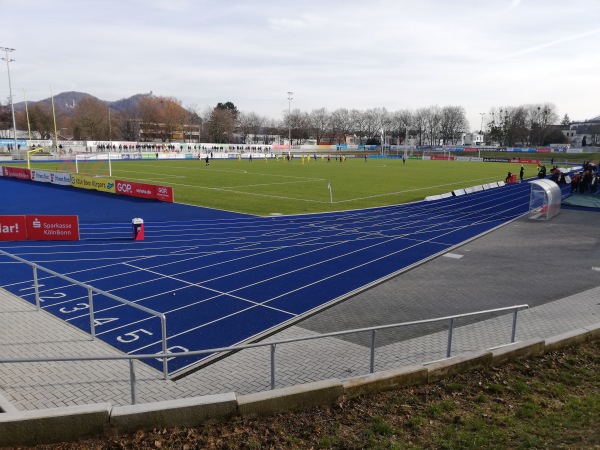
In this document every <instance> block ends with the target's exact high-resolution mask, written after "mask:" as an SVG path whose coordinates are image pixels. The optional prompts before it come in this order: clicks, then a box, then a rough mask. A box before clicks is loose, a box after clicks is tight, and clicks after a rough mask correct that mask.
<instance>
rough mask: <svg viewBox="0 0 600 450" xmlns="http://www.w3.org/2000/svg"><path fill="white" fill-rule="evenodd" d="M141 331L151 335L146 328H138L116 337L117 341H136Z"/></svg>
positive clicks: (125, 342)
mask: <svg viewBox="0 0 600 450" xmlns="http://www.w3.org/2000/svg"><path fill="white" fill-rule="evenodd" d="M141 333H143V334H147V335H148V336H152V333H151V332H150V331H148V330H144V329H143V328H140V329H139V330H135V331H130V332H129V333H125V334H123V335H121V336H119V337H118V338H117V341H119V342H122V343H124V344H127V343H129V342H134V341H137V340H138V339H139V338H140V335H141Z"/></svg>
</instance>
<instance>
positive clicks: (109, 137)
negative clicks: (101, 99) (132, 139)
mask: <svg viewBox="0 0 600 450" xmlns="http://www.w3.org/2000/svg"><path fill="white" fill-rule="evenodd" d="M108 142H110V148H109V149H108V153H110V151H111V150H112V121H111V120H110V108H108Z"/></svg>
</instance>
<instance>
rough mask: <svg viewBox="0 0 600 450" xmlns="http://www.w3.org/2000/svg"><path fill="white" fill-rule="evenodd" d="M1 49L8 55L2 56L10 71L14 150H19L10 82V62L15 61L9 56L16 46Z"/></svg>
mask: <svg viewBox="0 0 600 450" xmlns="http://www.w3.org/2000/svg"><path fill="white" fill-rule="evenodd" d="M0 50H1V51H3V52H4V54H5V55H6V56H5V57H4V58H2V59H3V60H5V61H6V70H7V72H8V93H9V98H10V109H11V111H12V121H13V137H14V139H15V148H14V150H15V151H16V150H17V122H16V121H15V105H14V104H13V95H12V85H11V82H10V64H9V63H11V62H13V61H14V59H10V58H9V57H8V52H14V51H15V49H14V48H8V47H0Z"/></svg>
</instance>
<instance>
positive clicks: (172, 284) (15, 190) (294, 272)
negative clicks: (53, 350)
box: [0, 178, 531, 373]
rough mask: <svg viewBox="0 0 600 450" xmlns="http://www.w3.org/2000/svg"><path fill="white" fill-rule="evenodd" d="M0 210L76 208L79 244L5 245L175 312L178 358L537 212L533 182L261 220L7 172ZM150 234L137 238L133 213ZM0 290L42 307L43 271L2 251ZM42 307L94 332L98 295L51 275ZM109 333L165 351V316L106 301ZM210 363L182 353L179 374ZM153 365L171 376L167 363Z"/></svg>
mask: <svg viewBox="0 0 600 450" xmlns="http://www.w3.org/2000/svg"><path fill="white" fill-rule="evenodd" d="M0 189H2V191H3V192H5V193H6V192H9V193H10V195H8V196H4V198H5V199H6V197H8V198H7V199H6V200H4V201H3V204H2V210H1V212H0V214H2V215H4V214H78V215H79V220H80V232H81V239H82V240H81V241H78V242H5V243H1V245H0V248H2V249H3V250H5V251H6V252H8V253H11V254H14V255H18V256H20V257H22V258H24V259H26V260H28V261H31V262H35V263H37V264H39V265H41V266H43V267H46V268H49V269H52V270H54V271H56V272H59V273H61V274H64V275H68V276H69V277H71V278H73V279H75V280H77V281H80V282H84V283H87V284H90V285H92V286H94V287H96V288H98V289H101V290H103V291H105V292H110V293H111V294H114V295H117V296H119V297H122V298H125V299H127V300H129V301H132V302H135V303H138V304H140V305H143V306H145V307H148V308H151V309H153V310H156V311H159V312H162V313H164V314H165V315H166V317H167V335H168V348H169V351H171V352H181V351H185V350H202V349H208V348H217V347H225V346H230V345H234V344H238V343H242V342H248V341H250V340H252V339H256V338H258V337H259V336H263V335H265V334H266V333H269V332H272V331H274V330H275V329H278V328H280V327H282V326H286V325H289V324H291V323H294V322H296V321H298V320H299V319H300V318H302V317H304V316H306V315H307V314H310V313H314V312H315V311H317V310H318V309H320V308H323V307H326V306H328V305H331V304H333V303H335V302H337V301H340V300H342V299H344V298H347V297H348V296H349V295H351V294H353V293H356V292H358V291H360V290H363V289H365V288H366V287H368V286H370V285H372V284H374V283H377V282H381V281H382V280H384V279H386V278H388V277H390V276H392V275H394V274H396V273H398V272H401V271H403V270H406V269H407V268H410V267H411V266H413V265H415V264H418V263H420V262H423V261H424V260H426V259H429V258H431V257H433V256H435V255H438V254H441V253H443V252H446V251H448V250H449V249H450V248H452V247H453V246H456V245H458V244H461V243H463V242H465V241H467V240H469V239H472V238H474V237H476V236H478V235H480V234H482V233H486V232H488V231H490V230H492V229H494V228H496V227H498V226H501V225H503V224H506V223H507V222H509V221H511V220H513V219H515V218H517V217H519V216H521V215H522V214H524V213H526V212H527V211H528V207H529V194H530V189H531V188H530V185H529V184H528V183H523V184H515V185H507V186H504V187H498V188H494V189H489V190H485V191H480V192H477V193H472V194H468V195H463V196H459V197H451V198H447V199H443V200H437V201H431V202H425V201H423V202H417V203H410V204H404V205H397V206H390V207H384V208H373V209H366V210H356V211H347V212H338V213H324V214H311V215H300V216H281V217H268V218H267V217H253V216H248V215H243V214H236V213H228V212H224V211H216V210H211V209H206V208H198V207H193V206H186V205H179V204H168V203H159V202H153V201H147V200H139V199H133V198H128V197H118V196H114V195H110V194H103V193H98V192H94V191H84V190H80V189H74V188H70V187H58V186H48V185H46V184H42V183H33V182H24V181H18V180H10V179H2V178H0ZM134 217H141V218H143V219H144V221H145V240H144V241H133V240H132V239H131V219H132V218H134ZM0 264H1V266H0V274H1V275H0V285H1V287H3V288H4V289H6V290H8V291H10V292H12V293H14V294H16V295H18V296H20V297H22V298H24V299H26V300H28V301H30V302H34V301H35V299H34V293H33V288H32V271H31V268H30V267H28V266H26V265H25V264H20V263H16V262H14V260H11V259H9V258H7V257H0ZM39 282H40V284H41V285H42V286H41V287H40V296H41V299H42V301H43V303H42V305H43V308H44V309H45V310H46V311H48V312H50V313H52V314H54V315H56V316H57V317H60V318H61V319H63V320H65V321H67V322H69V323H71V324H73V325H75V326H77V327H79V328H81V329H83V330H85V331H86V332H89V330H90V318H89V311H88V310H89V304H88V298H87V292H86V291H85V290H84V289H83V288H81V287H79V286H76V285H72V284H70V283H67V282H65V281H63V280H61V279H59V278H56V277H53V276H49V275H47V274H44V273H42V274H40V280H39ZM94 311H95V319H96V324H97V327H96V330H97V331H96V333H97V336H98V337H99V338H100V339H102V340H104V341H105V342H107V343H108V344H110V345H112V346H114V347H116V348H118V349H120V350H121V351H123V352H124V353H127V354H153V353H160V352H161V329H160V322H159V320H158V319H156V318H154V317H152V316H150V315H148V314H146V313H143V312H141V311H138V310H136V309H134V308H131V307H129V306H126V305H123V304H120V303H117V302H116V301H114V300H111V299H110V298H108V297H106V296H102V295H95V296H94ZM200 359H201V358H185V359H184V358H173V359H172V360H170V361H169V372H170V373H173V372H176V371H180V370H182V369H184V368H187V367H189V366H191V365H193V364H196V363H197V362H198V361H199V360H200ZM147 362H148V364H150V365H152V366H154V367H156V368H157V369H161V368H162V363H161V362H160V361H158V360H151V361H148V360H147Z"/></svg>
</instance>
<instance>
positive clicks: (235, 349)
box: [0, 304, 529, 404]
mask: <svg viewBox="0 0 600 450" xmlns="http://www.w3.org/2000/svg"><path fill="white" fill-rule="evenodd" d="M527 308H529V305H527V304H522V305H515V306H507V307H504V308H496V309H488V310H484V311H477V312H472V313H465V314H456V315H453V316H445V317H438V318H434V319H424V320H417V321H412V322H402V323H396V324H391V325H381V326H376V327H368V328H357V329H352V330H344V331H336V332H332V333H326V334H320V335H318V336H306V337H299V338H291V339H282V340H279V341H272V342H259V343H255V344H245V345H236V346H233V347H218V348H211V349H205V350H198V351H192V352H180V353H167V352H166V351H163V353H161V354H152V355H121V356H88V357H82V356H74V357H68V356H65V357H54V358H51V357H48V358H12V359H6V358H0V364H14V363H38V362H65V361H71V362H73V361H112V360H128V361H129V383H130V388H131V403H132V404H135V403H136V375H135V367H134V361H135V360H143V359H152V358H154V359H161V358H162V359H163V361H166V359H167V358H177V357H190V356H200V355H206V354H218V353H230V352H238V351H241V350H246V349H251V348H257V347H269V349H270V359H271V380H270V382H271V389H275V385H276V359H275V349H276V347H277V346H280V345H283V344H291V343H297V342H302V341H309V340H315V339H324V338H329V337H336V336H344V335H348V334H354V333H370V334H371V344H370V353H369V373H373V372H374V371H375V341H376V333H377V332H378V331H381V330H389V329H393V328H400V327H405V326H411V325H421V324H427V323H433V322H443V321H447V322H448V339H447V345H446V357H447V358H449V357H450V356H451V354H452V338H453V331H454V322H455V319H459V318H464V317H473V316H478V315H483V314H494V313H501V312H505V311H512V316H513V317H512V327H511V334H510V342H511V343H513V342H515V336H516V330H517V313H518V311H519V310H521V309H527Z"/></svg>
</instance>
